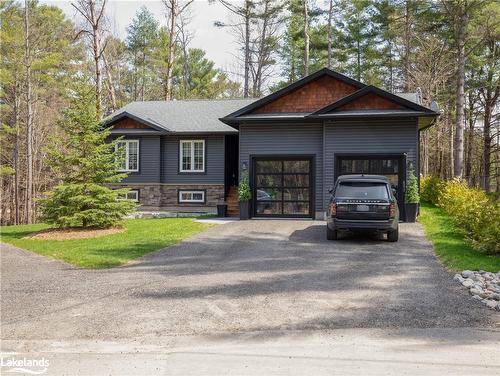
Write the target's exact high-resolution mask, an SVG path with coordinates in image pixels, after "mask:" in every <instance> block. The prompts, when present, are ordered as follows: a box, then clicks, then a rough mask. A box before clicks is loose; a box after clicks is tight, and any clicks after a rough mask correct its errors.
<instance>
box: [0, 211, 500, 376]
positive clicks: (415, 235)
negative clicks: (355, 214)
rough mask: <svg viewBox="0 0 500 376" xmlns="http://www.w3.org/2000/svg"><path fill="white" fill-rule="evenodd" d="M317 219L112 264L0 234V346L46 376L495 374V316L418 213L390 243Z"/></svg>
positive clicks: (226, 229)
mask: <svg viewBox="0 0 500 376" xmlns="http://www.w3.org/2000/svg"><path fill="white" fill-rule="evenodd" d="M324 230H325V229H324V224H323V223H322V222H314V221H287V220H281V221H258V220H252V221H242V222H233V223H228V224H224V225H221V226H218V227H216V228H213V229H211V230H209V231H207V232H205V233H202V234H199V235H197V236H195V237H193V238H190V239H189V240H187V241H185V242H183V243H181V244H179V245H176V246H173V247H170V248H167V249H165V250H162V251H160V252H156V253H154V254H151V255H148V256H146V257H144V258H142V259H140V260H138V261H136V262H134V263H132V264H129V265H127V266H124V267H120V268H115V269H110V270H82V269H77V268H74V267H71V266H69V265H67V264H64V263H61V262H58V261H54V260H49V259H46V258H43V257H40V256H37V255H34V254H32V253H29V252H25V251H22V250H19V249H16V248H14V247H11V246H7V245H2V251H1V254H0V261H1V292H2V300H1V309H2V310H1V329H2V333H1V338H2V351H4V352H7V353H11V354H16V356H24V355H25V354H26V353H29V354H30V355H33V356H34V355H37V354H38V355H40V354H45V355H46V356H47V357H49V358H50V359H51V360H52V363H51V364H52V365H51V367H49V369H48V371H49V373H47V374H65V373H64V372H66V371H67V372H68V373H67V374H85V375H88V374H96V375H97V374H102V373H103V372H100V371H104V370H107V371H111V372H106V373H107V374H120V375H123V374H126V372H125V371H124V369H119V368H120V367H122V368H123V367H125V368H126V369H128V370H130V372H131V373H130V374H136V375H137V374H139V375H140V374H148V375H151V374H168V375H170V374H190V373H191V374H224V372H227V374H252V373H255V372H260V373H262V372H264V371H266V370H267V371H268V372H267V373H268V374H290V373H295V374H302V373H303V372H301V370H302V371H304V370H306V369H308V368H309V367H311V369H314V370H315V371H316V374H321V373H322V372H323V371H324V372H326V373H328V374H332V373H331V370H332V367H334V365H335V367H334V368H336V369H337V370H338V371H339V372H340V371H343V372H340V373H339V374H350V373H349V372H351V371H352V373H353V374H354V373H356V372H360V371H368V373H370V371H371V372H372V373H380V374H390V371H391V370H394V372H395V373H394V374H404V373H401V372H402V371H405V372H406V371H408V374H417V371H419V372H420V371H425V372H427V373H425V374H432V372H434V371H435V372H436V373H440V374H443V372H445V374H446V371H447V370H449V371H450V374H455V375H456V374H461V373H462V374H470V373H472V372H479V374H488V373H489V372H490V371H492V372H491V373H492V374H494V373H496V372H498V371H500V368H497V367H500V360H499V359H500V356H498V355H499V351H500V350H498V349H499V348H500V331H499V330H500V326H498V322H500V315H499V314H498V313H496V312H494V311H491V310H488V309H486V308H485V307H484V306H482V305H481V304H480V303H477V302H475V301H474V300H472V299H470V298H469V297H468V295H467V292H466V291H465V290H464V289H462V288H460V286H459V285H458V284H457V283H456V282H454V281H453V280H452V274H450V273H449V272H447V271H446V270H445V269H444V268H443V267H442V266H441V265H440V264H439V262H438V261H437V260H436V258H435V257H434V256H433V254H432V248H431V246H430V244H429V243H428V241H427V240H426V239H425V237H424V236H423V233H422V230H421V228H420V226H419V225H418V224H403V225H402V226H401V229H400V241H399V242H398V243H388V242H385V241H382V240H379V239H374V238H370V237H364V238H347V239H344V240H340V241H335V242H328V241H326V240H325V236H324ZM202 365H204V366H202ZM75 367H76V368H75ZM150 367H153V368H150ZM203 367H206V368H203ZM294 370H296V371H297V372H294ZM378 371H380V372H378ZM462 371H463V372H462ZM92 372H95V373H92ZM423 374H424V373H423Z"/></svg>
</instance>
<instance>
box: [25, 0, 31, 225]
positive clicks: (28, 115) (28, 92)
mask: <svg viewBox="0 0 500 376" xmlns="http://www.w3.org/2000/svg"><path fill="white" fill-rule="evenodd" d="M29 32H30V30H29V0H25V1H24V34H25V35H24V63H25V67H26V83H25V84H26V174H27V175H26V194H25V222H26V223H28V224H29V223H31V222H32V220H33V218H32V212H33V107H32V106H33V103H32V100H33V99H32V87H31V51H30V44H29Z"/></svg>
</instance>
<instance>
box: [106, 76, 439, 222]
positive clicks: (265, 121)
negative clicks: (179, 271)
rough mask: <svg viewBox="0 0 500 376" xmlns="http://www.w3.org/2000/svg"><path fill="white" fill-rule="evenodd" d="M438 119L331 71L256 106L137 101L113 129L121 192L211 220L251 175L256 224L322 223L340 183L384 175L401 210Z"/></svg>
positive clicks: (414, 102) (408, 97) (151, 205)
mask: <svg viewBox="0 0 500 376" xmlns="http://www.w3.org/2000/svg"><path fill="white" fill-rule="evenodd" d="M438 115H439V113H438V111H437V110H435V109H430V108H427V107H425V106H423V105H422V104H420V103H419V98H418V96H417V95H414V94H413V95H412V94H405V95H395V94H391V93H389V92H387V91H384V90H382V89H379V88H376V87H374V86H369V85H365V84H363V83H361V82H359V81H356V80H353V79H351V78H348V77H346V76H344V75H342V74H339V73H336V72H334V71H331V70H329V69H326V68H325V69H322V70H320V71H318V72H316V73H314V74H311V75H309V76H307V77H305V78H303V79H301V80H299V81H297V82H295V83H293V84H291V85H289V86H287V87H285V88H283V89H281V90H279V91H277V92H275V93H273V94H270V95H268V96H266V97H264V98H261V99H258V100H255V99H251V100H246V99H238V100H199V101H198V100H194V101H170V102H133V103H130V104H128V105H126V106H125V107H123V108H122V109H120V110H118V111H116V112H115V113H114V114H112V115H111V116H110V117H109V118H108V119H107V120H106V124H107V125H108V126H110V127H112V129H111V133H112V135H113V136H123V140H122V141H121V142H122V143H123V146H124V152H125V160H124V163H123V170H124V171H127V172H129V176H128V177H127V178H126V179H124V180H123V182H122V184H121V185H122V186H126V187H129V188H130V189H131V190H132V191H131V193H130V195H129V198H130V199H136V200H138V201H139V203H140V205H141V208H142V209H143V210H163V211H174V212H186V211H195V212H214V211H215V208H216V205H217V204H218V203H222V202H223V201H225V200H230V201H234V200H235V197H234V194H235V191H236V190H235V188H234V187H235V186H237V185H238V180H239V178H240V177H242V176H248V178H249V181H250V185H251V188H252V195H253V199H252V205H251V207H252V208H251V215H252V216H253V217H298V218H302V217H306V218H324V217H325V213H326V210H327V205H328V200H329V194H328V188H329V187H331V186H333V184H334V182H335V179H336V177H338V176H340V175H342V174H352V173H366V174H382V175H385V176H387V177H388V178H389V179H390V181H391V183H392V185H393V186H394V188H395V189H396V191H397V195H398V201H399V202H400V204H401V203H403V202H404V191H405V185H406V181H407V172H408V170H409V168H413V169H414V170H415V172H416V173H418V170H419V165H418V159H419V158H418V153H419V137H420V131H421V130H422V129H425V128H427V127H429V126H431V125H432V124H433V122H434V120H435V118H436V117H437V116H438ZM401 209H402V210H403V207H401Z"/></svg>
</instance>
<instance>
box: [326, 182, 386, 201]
mask: <svg viewBox="0 0 500 376" xmlns="http://www.w3.org/2000/svg"><path fill="white" fill-rule="evenodd" d="M335 196H337V197H348V198H359V199H386V198H389V193H388V192H387V186H386V185H385V184H384V183H368V182H343V183H341V184H339V185H338V186H337V189H336V190H335Z"/></svg>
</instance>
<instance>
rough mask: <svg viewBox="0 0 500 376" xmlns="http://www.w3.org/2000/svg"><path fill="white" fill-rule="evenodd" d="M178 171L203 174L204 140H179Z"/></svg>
mask: <svg viewBox="0 0 500 376" xmlns="http://www.w3.org/2000/svg"><path fill="white" fill-rule="evenodd" d="M179 149H180V150H179V171H180V172H205V140H181V142H180V144H179Z"/></svg>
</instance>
